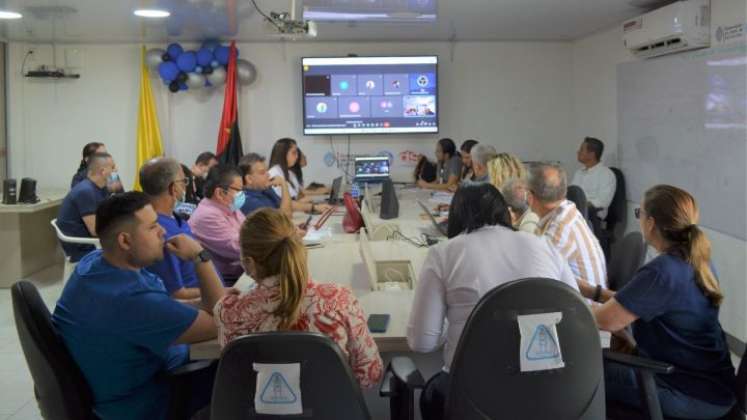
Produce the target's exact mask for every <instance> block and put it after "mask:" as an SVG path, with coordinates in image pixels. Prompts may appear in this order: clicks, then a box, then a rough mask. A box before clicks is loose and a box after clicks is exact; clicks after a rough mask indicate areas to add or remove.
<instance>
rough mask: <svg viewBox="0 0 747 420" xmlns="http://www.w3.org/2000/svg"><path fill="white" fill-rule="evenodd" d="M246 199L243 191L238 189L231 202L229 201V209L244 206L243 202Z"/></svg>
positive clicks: (237, 208) (234, 209)
mask: <svg viewBox="0 0 747 420" xmlns="http://www.w3.org/2000/svg"><path fill="white" fill-rule="evenodd" d="M245 201H246V196H245V195H244V191H239V192H237V193H236V195H235V196H233V203H231V211H237V210H239V209H241V208H242V207H244V202H245Z"/></svg>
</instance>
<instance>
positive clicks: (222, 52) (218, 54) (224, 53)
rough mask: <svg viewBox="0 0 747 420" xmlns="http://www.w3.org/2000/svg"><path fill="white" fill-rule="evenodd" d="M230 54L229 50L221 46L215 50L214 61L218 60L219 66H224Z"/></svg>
mask: <svg viewBox="0 0 747 420" xmlns="http://www.w3.org/2000/svg"><path fill="white" fill-rule="evenodd" d="M230 54H231V49H230V48H228V47H226V46H225V45H221V46H220V47H218V48H216V49H215V59H216V60H218V62H219V63H220V64H223V65H224V66H225V65H226V64H228V56H229V55H230Z"/></svg>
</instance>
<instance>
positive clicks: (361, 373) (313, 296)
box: [213, 277, 384, 388]
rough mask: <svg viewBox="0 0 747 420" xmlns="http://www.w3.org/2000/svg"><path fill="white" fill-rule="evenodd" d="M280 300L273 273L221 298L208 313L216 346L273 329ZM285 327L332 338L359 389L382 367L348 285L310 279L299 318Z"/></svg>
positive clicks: (377, 375)
mask: <svg viewBox="0 0 747 420" xmlns="http://www.w3.org/2000/svg"><path fill="white" fill-rule="evenodd" d="M279 301H280V287H279V286H278V279H277V277H270V278H267V279H264V280H262V284H261V285H260V284H255V285H254V286H253V287H252V288H251V289H249V291H248V292H246V293H242V294H241V295H240V296H238V295H226V296H224V297H223V299H221V300H220V301H218V304H216V305H215V310H214V312H213V313H214V314H215V322H216V323H217V324H218V341H220V344H221V347H223V346H225V345H226V344H228V343H229V342H231V341H232V340H233V339H235V338H237V337H241V336H242V335H246V334H249V333H253V332H263V331H277V329H278V325H279V324H280V318H278V317H277V316H275V315H273V314H272V313H273V312H274V311H275V309H276V308H277V305H278V303H279ZM290 329H291V330H296V331H313V332H319V333H322V334H324V335H326V336H328V337H329V338H331V339H332V341H334V342H335V343H337V345H338V346H339V347H340V350H342V352H343V354H345V356H347V359H348V363H350V368H351V369H352V370H353V374H355V377H356V379H357V380H358V383H359V384H360V385H361V387H364V388H369V387H372V386H374V385H376V384H377V383H379V381H380V380H381V376H382V373H383V370H384V369H383V362H382V360H381V356H379V349H378V347H376V343H375V342H374V340H373V337H372V336H371V334H370V333H369V332H368V325H367V324H366V316H365V315H364V314H363V309H361V307H360V304H359V303H358V299H356V298H355V296H353V293H352V292H351V291H350V289H348V288H345V287H342V286H338V285H336V284H330V283H325V284H319V283H314V282H312V281H309V283H308V284H307V286H306V294H305V295H304V297H303V300H302V301H301V311H300V314H299V317H298V321H296V323H295V325H293V326H292V327H291V328H290Z"/></svg>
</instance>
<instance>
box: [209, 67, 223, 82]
mask: <svg viewBox="0 0 747 420" xmlns="http://www.w3.org/2000/svg"><path fill="white" fill-rule="evenodd" d="M207 79H208V81H209V82H210V84H212V85H213V86H218V85H221V84H223V83H224V82H225V81H226V69H224V68H223V66H219V67H216V68H214V69H213V72H212V73H210V74H208V77H207Z"/></svg>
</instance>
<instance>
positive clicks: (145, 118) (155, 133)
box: [132, 45, 163, 191]
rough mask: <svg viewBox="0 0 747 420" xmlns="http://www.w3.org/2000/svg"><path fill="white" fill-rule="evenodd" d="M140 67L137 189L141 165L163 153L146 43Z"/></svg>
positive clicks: (134, 186) (136, 187) (139, 189)
mask: <svg viewBox="0 0 747 420" xmlns="http://www.w3.org/2000/svg"><path fill="white" fill-rule="evenodd" d="M140 67H141V76H140V103H139V105H138V113H137V167H136V170H135V185H133V187H132V189H133V190H135V191H142V188H140V176H139V173H140V167H141V166H142V165H143V164H144V163H145V162H147V161H149V160H150V159H153V158H155V157H158V156H162V155H163V145H162V144H161V130H160V129H159V128H158V115H157V114H156V104H155V102H154V101H153V90H152V89H151V88H150V76H149V74H148V65H147V64H145V45H143V48H142V52H141V56H140Z"/></svg>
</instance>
